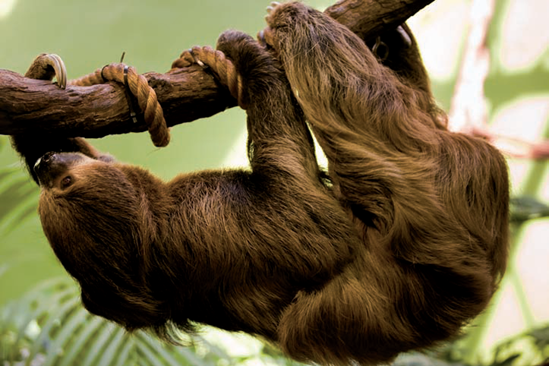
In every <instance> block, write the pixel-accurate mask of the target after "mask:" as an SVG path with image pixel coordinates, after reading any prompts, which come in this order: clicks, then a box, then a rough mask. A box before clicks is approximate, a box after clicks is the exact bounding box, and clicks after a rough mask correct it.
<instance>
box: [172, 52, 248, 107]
mask: <svg viewBox="0 0 549 366" xmlns="http://www.w3.org/2000/svg"><path fill="white" fill-rule="evenodd" d="M192 64H198V65H200V66H202V67H204V68H209V69H211V71H213V72H214V73H215V74H216V77H217V80H219V82H220V83H221V84H223V85H225V86H226V87H227V88H228V89H229V92H230V93H231V95H232V96H233V97H234V98H235V99H236V100H237V101H238V105H239V106H240V108H242V109H246V105H244V102H243V101H242V79H241V77H240V74H239V73H238V72H236V69H235V67H234V64H233V63H232V62H231V60H229V59H227V58H226V57H225V54H224V53H223V52H221V51H218V50H214V49H213V48H211V47H210V46H204V47H200V46H195V47H193V48H191V49H190V50H186V51H183V53H182V54H181V56H179V58H178V59H177V60H175V61H174V62H173V63H172V69H175V68H183V67H188V66H190V65H192Z"/></svg>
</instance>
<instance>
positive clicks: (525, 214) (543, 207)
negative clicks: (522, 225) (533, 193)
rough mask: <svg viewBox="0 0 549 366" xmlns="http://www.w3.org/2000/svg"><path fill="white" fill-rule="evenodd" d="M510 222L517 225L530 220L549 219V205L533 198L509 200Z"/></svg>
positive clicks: (524, 197)
mask: <svg viewBox="0 0 549 366" xmlns="http://www.w3.org/2000/svg"><path fill="white" fill-rule="evenodd" d="M510 203H511V222H515V223H519V222H524V221H527V220H530V219H538V218H542V217H549V205H547V204H544V203H543V202H540V201H539V200H537V199H535V198H534V197H530V196H521V197H515V198H512V199H511V202H510Z"/></svg>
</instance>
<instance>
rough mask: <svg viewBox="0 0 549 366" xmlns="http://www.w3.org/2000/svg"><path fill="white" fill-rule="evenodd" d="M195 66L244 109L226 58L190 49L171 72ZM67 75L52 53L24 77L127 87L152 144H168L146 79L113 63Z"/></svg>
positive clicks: (238, 78)
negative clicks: (209, 73) (210, 75)
mask: <svg viewBox="0 0 549 366" xmlns="http://www.w3.org/2000/svg"><path fill="white" fill-rule="evenodd" d="M194 64H198V65H200V66H202V67H203V68H205V69H210V70H211V71H213V72H214V73H215V74H216V77H217V79H218V80H219V82H220V83H221V84H223V85H225V86H226V87H227V88H228V89H229V92H230V93H231V95H232V96H233V97H234V98H235V99H236V100H237V102H238V105H239V106H240V107H241V108H242V109H246V105H245V103H244V102H243V98H242V95H243V92H242V79H241V76H240V74H239V73H238V72H237V71H236V68H235V66H234V64H233V63H232V62H231V61H230V60H229V59H227V58H226V56H225V54H224V53H223V52H221V51H218V50H214V49H213V48H211V47H209V46H204V47H200V46H195V47H193V48H191V49H190V50H186V51H184V52H183V53H182V54H181V56H180V57H179V58H178V59H177V60H175V61H174V62H173V63H172V69H173V68H183V67H188V66H191V65H194ZM66 75H67V72H66V69H65V64H64V63H63V60H62V59H61V58H60V57H59V56H57V55H55V54H41V55H39V56H38V57H37V58H36V59H35V60H34V61H33V63H32V64H31V66H30V67H29V69H28V71H27V73H26V74H25V76H26V77H29V78H33V79H42V80H52V79H53V78H54V77H56V78H57V84H58V86H59V87H60V88H62V89H65V87H66V85H67V84H68V85H74V86H91V85H97V84H104V83H106V82H108V81H114V82H117V83H121V84H124V85H125V86H126V91H128V90H129V91H130V92H131V94H132V95H133V96H134V97H135V98H136V99H137V103H138V105H139V108H140V109H141V110H142V111H143V118H144V120H145V123H146V124H147V128H148V130H149V133H150V135H151V139H152V141H153V143H154V145H155V146H158V147H162V146H166V145H168V143H169V141H170V132H169V129H168V126H167V124H166V120H165V119H164V113H163V111H162V107H161V106H160V103H159V102H158V98H157V96H156V93H155V91H154V89H152V88H151V87H150V86H149V84H148V82H147V79H145V77H144V76H143V75H139V74H138V73H137V71H136V70H135V68H134V67H131V66H127V65H125V64H123V63H112V64H110V65H107V66H105V67H103V68H101V69H97V70H95V71H94V72H93V73H91V74H88V75H84V76H82V77H80V78H78V79H74V80H70V81H68V82H67V76H66ZM127 94H128V93H127ZM127 98H128V105H129V107H130V114H131V116H132V118H133V119H134V122H136V121H137V119H136V118H135V112H134V111H133V106H132V100H131V96H130V95H127Z"/></svg>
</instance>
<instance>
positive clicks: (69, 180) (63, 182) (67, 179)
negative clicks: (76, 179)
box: [61, 175, 72, 188]
mask: <svg viewBox="0 0 549 366" xmlns="http://www.w3.org/2000/svg"><path fill="white" fill-rule="evenodd" d="M71 184H72V178H71V176H70V175H68V176H66V177H65V178H63V179H62V180H61V188H67V187H68V186H70V185H71Z"/></svg>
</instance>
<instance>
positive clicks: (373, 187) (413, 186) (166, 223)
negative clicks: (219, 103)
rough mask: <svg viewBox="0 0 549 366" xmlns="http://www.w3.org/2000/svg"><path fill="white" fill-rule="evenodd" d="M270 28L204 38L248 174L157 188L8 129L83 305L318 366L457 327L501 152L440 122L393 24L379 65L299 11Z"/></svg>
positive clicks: (315, 16) (502, 251) (117, 167)
mask: <svg viewBox="0 0 549 366" xmlns="http://www.w3.org/2000/svg"><path fill="white" fill-rule="evenodd" d="M267 22H268V27H267V28H266V29H265V31H264V32H263V33H262V35H263V38H262V39H261V40H260V42H258V41H255V40H254V39H252V38H251V37H249V36H247V35H245V34H243V33H240V32H237V31H229V32H226V33H224V34H222V35H221V37H220V39H219V41H218V49H219V50H221V51H222V52H224V53H225V55H226V56H227V57H228V58H229V59H230V60H232V62H233V63H234V65H235V67H236V70H237V71H238V73H239V74H240V76H241V79H242V85H243V95H242V98H243V101H244V104H245V105H246V112H247V126H248V134H249V143H248V148H249V157H250V164H251V169H250V170H236V169H235V170H219V171H212V170H210V171H201V172H194V173H187V174H182V175H180V176H177V177H176V178H174V179H173V180H171V181H169V182H164V181H162V180H160V179H159V178H157V177H155V176H154V175H152V174H151V173H149V172H148V171H146V170H145V169H142V168H140V167H137V166H132V165H128V164H124V163H120V162H117V161H115V160H114V159H113V158H112V157H110V156H108V155H103V154H101V153H100V152H98V151H96V150H95V149H94V148H93V147H91V145H89V144H88V143H87V142H86V141H85V140H83V139H81V138H55V137H48V138H44V137H43V136H38V137H37V136H34V137H33V136H30V135H17V136H13V137H12V140H13V145H14V147H15V148H16V149H17V150H18V152H19V153H20V154H21V155H22V156H23V157H24V158H25V160H26V162H27V164H28V165H29V167H30V170H31V174H32V176H33V177H34V178H35V180H37V182H39V184H40V187H41V195H40V204H39V214H40V217H41V221H42V225H43V228H44V232H45V234H46V236H47V238H48V240H49V242H50V244H51V246H52V248H53V250H54V252H55V254H56V255H57V257H58V258H59V260H60V261H61V263H62V264H63V266H64V267H65V268H66V270H67V271H68V272H69V273H70V274H71V275H72V276H73V277H74V278H75V279H76V280H77V281H78V282H79V284H80V286H81V289H82V301H83V304H84V306H85V307H86V308H87V309H88V310H89V311H90V312H92V313H94V314H97V315H100V316H102V317H105V318H107V319H110V320H112V321H114V322H116V323H118V324H121V325H122V326H124V327H125V328H126V329H128V330H129V331H132V330H135V329H142V328H145V329H150V330H153V331H155V332H156V333H157V334H158V335H159V336H160V337H162V338H164V339H166V340H172V341H173V340H176V335H175V334H176V333H175V332H174V331H176V330H180V331H181V330H182V331H185V332H191V331H193V329H194V327H195V325H196V324H197V323H203V324H209V325H212V326H215V327H219V328H221V329H225V330H229V331H243V332H246V333H250V334H253V335H257V336H260V337H262V338H264V339H266V340H268V341H271V342H273V343H275V344H277V345H278V346H279V347H280V348H281V349H282V350H283V351H284V352H285V353H286V354H287V355H288V356H290V357H292V358H294V359H296V360H300V361H306V362H307V361H309V362H311V361H312V362H317V363H320V364H340V365H346V364H350V363H353V362H357V363H359V364H364V365H372V364H377V363H381V362H389V361H390V360H392V359H393V358H394V357H395V356H396V355H398V354H399V353H400V352H404V351H408V350H421V349H424V348H427V347H430V346H433V345H435V344H437V343H438V342H440V341H443V340H446V339H448V338H450V337H452V336H455V335H456V334H458V333H459V330H460V328H461V327H462V326H463V325H464V324H466V323H467V322H468V321H469V320H471V319H472V318H473V317H475V316H476V315H478V314H479V313H480V312H481V311H482V310H483V309H484V308H485V307H486V306H487V304H488V302H489V300H490V298H491V297H492V295H493V293H494V291H495V290H496V287H497V283H498V280H499V279H500V278H501V276H502V274H503V272H504V270H505V265H506V261H507V252H508V243H507V224H508V176H507V167H506V163H505V160H504V158H503V157H502V156H501V154H500V153H499V152H498V151H497V150H496V149H495V148H493V147H492V146H491V145H490V144H488V143H487V142H485V141H483V140H481V139H477V138H474V137H471V136H467V135H463V134H458V133H452V132H449V131H448V130H447V128H446V117H445V115H444V114H443V112H441V111H440V110H439V109H438V108H437V107H436V105H435V103H434V101H433V97H432V95H431V92H430V89H429V84H428V79H427V75H426V72H425V70H424V67H423V64H422V62H421V58H420V57H419V53H418V51H417V45H416V43H415V40H414V39H413V37H412V35H411V33H410V32H409V31H408V29H407V28H399V30H398V31H393V32H389V33H388V34H386V35H384V36H383V37H384V42H385V44H386V45H387V46H388V47H389V51H390V54H389V57H388V58H387V59H386V60H384V61H383V63H381V62H380V61H379V60H377V59H376V57H375V56H374V55H373V54H372V52H371V51H370V49H369V48H368V47H367V46H366V44H365V42H364V41H363V40H361V39H360V38H358V37H357V36H356V35H355V34H353V33H352V32H351V31H349V30H348V29H347V28H345V27H344V26H342V25H340V24H338V23H337V22H335V21H334V20H332V19H330V18H329V17H328V16H326V15H324V14H323V13H320V12H318V11H316V10H313V9H311V8H309V7H307V6H306V5H304V4H301V3H287V4H283V5H274V7H273V8H272V9H271V11H270V14H269V16H268V18H267ZM402 29H405V30H407V31H408V33H405V34H404V36H403V33H402ZM308 126H310V129H311V130H312V132H313V134H314V135H315V137H316V138H317V140H318V142H319V144H320V146H321V147H322V149H323V151H324V153H325V155H326V157H327V159H328V162H329V166H328V172H327V174H326V173H324V172H322V171H321V169H319V167H318V165H317V160H316V158H315V153H314V145H313V140H312V138H311V135H310V132H309V128H308Z"/></svg>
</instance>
